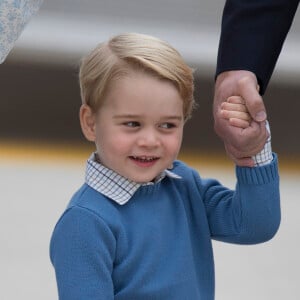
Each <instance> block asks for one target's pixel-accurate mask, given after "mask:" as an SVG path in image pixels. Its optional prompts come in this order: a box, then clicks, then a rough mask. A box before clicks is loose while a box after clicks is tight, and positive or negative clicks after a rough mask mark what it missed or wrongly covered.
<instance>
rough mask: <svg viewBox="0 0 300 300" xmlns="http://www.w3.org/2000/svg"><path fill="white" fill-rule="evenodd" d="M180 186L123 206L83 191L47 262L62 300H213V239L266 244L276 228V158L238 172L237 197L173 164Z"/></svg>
mask: <svg viewBox="0 0 300 300" xmlns="http://www.w3.org/2000/svg"><path fill="white" fill-rule="evenodd" d="M172 171H173V172H174V173H176V174H178V175H180V176H181V177H182V179H174V178H170V177H166V178H165V179H164V180H162V181H161V182H159V183H157V184H154V185H149V186H142V187H140V188H139V189H138V190H137V192H136V193H135V194H134V196H133V198H132V199H131V200H130V201H129V202H128V203H127V204H125V205H123V206H121V205H118V204H117V203H115V202H114V201H111V200H110V199H108V198H107V197H105V196H103V195H102V194H100V193H99V192H97V191H95V190H94V189H92V188H91V187H89V186H88V185H86V184H84V185H83V186H82V187H81V188H80V189H79V191H77V193H76V194H75V195H74V196H73V198H72V200H71V202H70V204H69V206H68V207H67V209H66V211H65V212H64V214H63V215H62V217H61V218H60V220H59V221H58V223H57V225H56V227H55V229H54V232H53V236H52V239H51V247H50V255H51V260H52V263H53V265H54V268H55V271H56V278H57V284H58V292H59V299H61V300H77V299H78V300H96V299H99V300H100V299H101V300H110V299H116V300H150V299H151V300H198V299H199V300H200V299H202V300H212V299H214V260H213V251H212V243H211V239H216V240H220V241H224V242H230V243H237V244H255V243H260V242H264V241H267V240H269V239H270V238H272V237H273V235H274V234H275V233H276V231H277V229H278V226H279V223H280V203H279V198H280V197H279V176H278V170H277V158H276V156H275V155H274V160H273V162H272V163H271V164H269V165H266V166H263V167H256V168H241V167H237V168H236V174H237V184H236V190H235V191H232V190H230V189H228V188H226V187H224V186H222V185H221V184H220V183H219V182H218V181H216V180H212V179H202V178H201V177H200V176H199V174H198V173H197V172H196V171H195V170H193V169H192V168H189V167H188V166H186V165H185V164H184V163H182V162H180V161H176V162H175V163H174V169H173V170H172Z"/></svg>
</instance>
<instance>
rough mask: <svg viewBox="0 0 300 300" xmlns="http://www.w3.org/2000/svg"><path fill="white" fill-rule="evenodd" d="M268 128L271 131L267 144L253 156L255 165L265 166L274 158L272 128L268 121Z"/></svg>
mask: <svg viewBox="0 0 300 300" xmlns="http://www.w3.org/2000/svg"><path fill="white" fill-rule="evenodd" d="M266 128H267V130H268V132H269V137H268V139H267V141H266V143H265V146H264V148H263V149H262V150H261V151H260V152H259V153H258V154H256V155H254V156H252V159H253V160H254V166H255V167H259V166H264V165H266V164H269V163H270V162H271V161H272V160H273V154H272V146H271V130H270V125H269V122H268V121H267V122H266Z"/></svg>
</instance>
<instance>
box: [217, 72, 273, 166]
mask: <svg viewBox="0 0 300 300" xmlns="http://www.w3.org/2000/svg"><path fill="white" fill-rule="evenodd" d="M258 90H259V88H258V84H257V79H256V76H255V74H254V73H252V72H249V71H244V70H238V71H226V72H223V73H221V74H219V75H218V77H217V80H216V85H215V95H214V105H213V114H214V120H215V125H214V127H215V131H216V133H217V134H218V136H219V137H220V138H221V139H222V140H223V142H224V145H225V149H226V152H227V154H228V156H229V157H230V158H231V159H233V161H234V162H235V163H236V164H237V165H239V166H253V164H254V163H253V161H252V159H251V156H253V155H255V154H257V153H259V152H260V151H261V150H262V148H263V147H264V145H265V142H266V140H267V138H268V132H267V131H266V127H265V120H266V117H267V115H266V110H265V107H264V103H263V100H262V97H261V96H260V95H259V93H258ZM230 96H241V97H242V98H243V99H244V101H245V105H246V107H247V109H248V111H249V114H250V115H251V117H252V119H253V120H252V122H251V124H250V126H249V127H247V128H245V129H241V128H237V127H234V126H231V125H230V124H229V123H228V121H227V120H225V119H224V118H223V117H222V114H221V104H222V102H224V101H226V100H227V98H228V97H230Z"/></svg>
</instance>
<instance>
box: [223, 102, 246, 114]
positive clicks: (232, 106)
mask: <svg viewBox="0 0 300 300" xmlns="http://www.w3.org/2000/svg"><path fill="white" fill-rule="evenodd" d="M221 109H225V110H232V111H242V112H247V108H246V106H245V105H243V104H236V103H229V102H223V103H222V104H221Z"/></svg>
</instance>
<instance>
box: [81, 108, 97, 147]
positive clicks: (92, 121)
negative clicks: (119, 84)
mask: <svg viewBox="0 0 300 300" xmlns="http://www.w3.org/2000/svg"><path fill="white" fill-rule="evenodd" d="M79 119H80V125H81V130H82V133H83V135H84V136H85V138H86V139H87V140H88V141H90V142H94V141H95V140H96V117H95V114H94V112H93V111H92V109H91V108H90V106H88V105H86V104H82V105H81V107H80V110H79Z"/></svg>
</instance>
